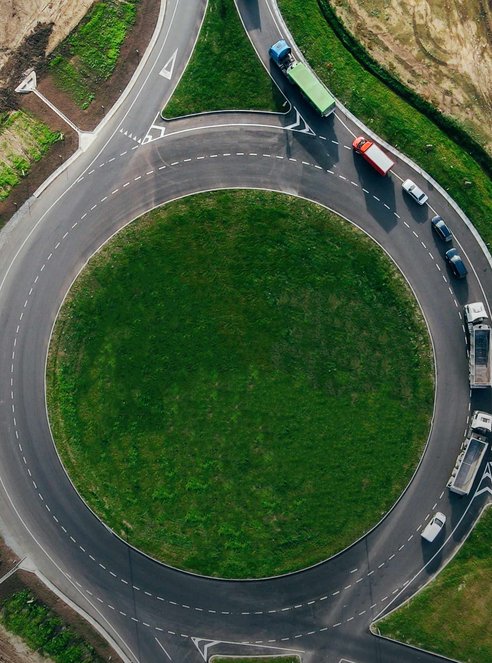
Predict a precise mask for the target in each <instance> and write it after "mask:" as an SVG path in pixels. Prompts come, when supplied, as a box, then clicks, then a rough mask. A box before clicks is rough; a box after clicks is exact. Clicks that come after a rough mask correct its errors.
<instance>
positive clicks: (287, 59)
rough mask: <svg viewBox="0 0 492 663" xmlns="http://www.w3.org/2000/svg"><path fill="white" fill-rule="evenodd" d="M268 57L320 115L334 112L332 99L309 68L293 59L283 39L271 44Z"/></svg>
mask: <svg viewBox="0 0 492 663" xmlns="http://www.w3.org/2000/svg"><path fill="white" fill-rule="evenodd" d="M269 55H270V57H271V58H272V60H273V61H274V62H275V63H276V64H277V65H278V66H279V67H280V69H281V70H282V71H283V73H284V74H285V75H286V76H287V78H288V79H289V81H290V82H291V83H293V84H294V85H296V86H297V87H298V88H299V90H300V91H301V92H302V94H303V95H304V96H305V97H306V99H307V100H308V101H309V102H310V103H311V104H312V105H313V106H314V107H315V108H316V110H317V111H318V113H319V114H320V115H322V116H323V117H325V116H326V115H329V114H330V113H333V111H334V110H335V99H334V97H333V96H332V95H331V94H330V92H329V91H328V89H327V88H326V87H325V85H323V83H322V82H321V81H320V80H319V78H317V77H316V76H315V75H314V74H313V72H312V71H311V69H309V67H307V66H306V65H305V64H304V63H303V62H298V61H297V60H296V59H295V58H294V56H293V55H292V49H291V47H290V46H289V44H288V43H287V42H286V41H285V39H281V40H280V41H278V42H277V43H275V44H273V46H272V47H271V48H270V49H269Z"/></svg>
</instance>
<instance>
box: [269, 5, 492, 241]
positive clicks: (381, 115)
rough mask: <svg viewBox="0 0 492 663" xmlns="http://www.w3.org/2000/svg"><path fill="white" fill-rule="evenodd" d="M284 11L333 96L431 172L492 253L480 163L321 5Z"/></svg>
mask: <svg viewBox="0 0 492 663" xmlns="http://www.w3.org/2000/svg"><path fill="white" fill-rule="evenodd" d="M320 1H321V0H320ZM323 1H324V0H323ZM279 7H280V9H281V11H282V15H283V16H284V18H285V20H286V21H287V24H288V26H289V28H290V29H291V31H292V33H293V35H294V37H295V39H296V42H297V44H298V45H299V47H300V48H301V50H302V51H303V53H304V55H305V56H306V58H307V60H308V61H309V63H310V64H311V66H312V67H313V68H314V69H315V70H316V72H317V73H318V75H319V76H320V78H321V79H322V80H323V81H324V82H325V83H326V84H327V85H328V87H329V88H330V90H331V91H332V92H333V94H334V95H335V96H336V97H338V99H339V100H340V101H341V102H342V103H343V104H345V106H347V107H348V108H349V109H350V110H351V111H352V112H353V113H354V114H355V115H356V116H357V117H359V118H360V119H361V120H362V121H364V122H365V123H366V124H367V125H368V126H370V127H371V128H372V129H373V130H374V131H375V132H376V133H378V134H379V135H381V136H382V137H383V138H384V139H385V140H387V141H388V142H389V143H391V144H392V145H394V146H395V147H397V148H398V149H399V150H401V151H402V152H404V153H405V154H407V155H408V156H410V157H411V158H412V159H413V160H414V161H415V162H416V163H417V164H418V165H419V166H421V167H422V168H424V169H425V170H426V171H427V172H428V173H430V174H431V175H432V177H434V179H436V180H437V181H438V182H439V183H440V184H441V186H443V187H444V189H446V190H447V191H448V192H449V194H450V195H451V196H452V197H453V198H454V200H455V201H456V202H457V203H458V204H459V205H460V206H461V207H462V209H463V210H464V211H465V212H466V213H467V215H468V216H469V217H470V219H471V221H472V222H473V223H474V225H475V226H476V228H477V229H478V231H479V232H480V234H481V235H482V237H483V239H484V240H485V241H486V243H487V245H488V246H489V249H490V248H492V228H491V225H490V218H491V216H492V182H491V180H490V178H488V177H487V176H486V175H485V174H484V172H483V171H482V169H481V168H480V167H479V166H478V165H477V163H476V162H475V161H474V160H473V159H472V158H471V157H470V156H469V155H468V154H467V153H466V152H465V151H464V150H462V149H461V148H460V147H459V146H458V145H456V144H455V143H454V142H453V141H451V140H450V139H449V138H447V137H446V136H445V135H444V134H443V133H442V132H441V131H440V130H439V129H438V128H437V127H436V126H435V125H434V124H433V123H432V122H430V121H429V120H428V119H427V118H425V117H424V116H423V115H421V114H420V113H418V111H416V110H415V109H414V108H413V107H412V106H410V105H409V104H408V103H406V102H405V101H403V100H402V99H401V98H400V97H399V96H397V95H396V94H394V93H393V92H391V91H390V90H389V89H388V88H387V87H386V86H385V85H383V84H382V83H381V82H380V81H378V80H377V79H375V78H374V77H373V76H372V75H370V74H369V73H368V72H367V71H366V70H365V69H364V68H363V67H362V66H361V65H360V64H359V63H358V62H357V60H355V58H354V57H353V56H352V55H351V54H350V53H349V52H348V51H347V49H346V48H345V47H344V46H343V45H342V44H341V43H340V41H339V40H338V38H337V37H336V36H335V34H334V33H333V31H332V29H331V28H330V27H329V25H328V24H327V22H326V20H325V19H324V17H323V16H322V14H321V12H320V9H319V5H318V0H279ZM426 145H432V148H426ZM466 181H469V182H471V186H467V185H465V182H466ZM431 202H432V201H431Z"/></svg>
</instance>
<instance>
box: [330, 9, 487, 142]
mask: <svg viewBox="0 0 492 663" xmlns="http://www.w3.org/2000/svg"><path fill="white" fill-rule="evenodd" d="M333 6H334V8H335V10H336V12H337V14H338V15H339V16H340V18H341V19H342V20H343V22H344V23H345V25H346V26H347V28H348V29H349V30H350V31H351V32H352V33H353V34H355V35H356V36H357V38H358V39H359V40H360V41H361V43H362V44H363V45H364V46H365V47H366V48H367V49H368V51H369V52H370V53H371V54H372V55H373V57H374V58H375V59H376V60H378V61H379V62H381V63H382V64H383V65H384V66H385V67H386V68H387V69H389V70H390V71H392V72H393V73H395V74H396V75H397V76H398V77H399V78H400V79H401V80H402V81H404V82H405V83H406V84H408V85H409V87H411V88H413V89H414V90H416V91H417V92H418V93H419V94H420V95H421V96H423V97H425V98H426V99H428V100H429V101H430V102H431V103H433V104H434V105H435V106H436V107H437V108H439V109H441V110H442V111H443V112H444V113H446V114H448V115H451V116H453V117H455V118H456V119H457V120H459V121H460V122H461V123H462V124H463V126H464V127H465V128H466V129H467V130H468V131H469V132H470V133H471V134H472V135H473V136H474V137H475V138H477V139H478V140H479V141H480V142H481V143H482V144H484V146H485V147H486V148H487V149H488V150H489V151H491V150H492V138H491V133H492V132H491V130H492V91H491V90H492V5H490V4H489V3H487V1H486V0H333Z"/></svg>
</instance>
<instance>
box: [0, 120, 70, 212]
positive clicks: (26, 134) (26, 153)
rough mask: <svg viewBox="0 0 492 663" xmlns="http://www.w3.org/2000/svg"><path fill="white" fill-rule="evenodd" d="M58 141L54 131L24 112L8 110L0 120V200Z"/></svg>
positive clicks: (6, 195) (3, 198)
mask: <svg viewBox="0 0 492 663" xmlns="http://www.w3.org/2000/svg"><path fill="white" fill-rule="evenodd" d="M59 139H60V134H59V133H58V132H53V131H51V130H50V129H49V127H47V126H46V125H45V124H43V123H42V122H40V121H39V120H36V119H35V118H34V117H33V116H32V115H30V114H29V113H26V112H25V111H12V112H11V113H8V114H6V115H5V116H4V117H3V118H2V119H1V120H0V200H5V198H7V197H8V195H9V194H10V192H11V190H12V188H13V187H14V186H15V185H16V184H18V182H19V181H20V178H21V177H24V176H25V175H27V173H28V172H29V170H30V169H31V166H32V164H33V162H35V161H39V159H41V157H42V156H43V154H45V153H46V152H47V151H48V150H49V148H50V147H51V145H52V144H53V143H55V142H56V141H57V140H59Z"/></svg>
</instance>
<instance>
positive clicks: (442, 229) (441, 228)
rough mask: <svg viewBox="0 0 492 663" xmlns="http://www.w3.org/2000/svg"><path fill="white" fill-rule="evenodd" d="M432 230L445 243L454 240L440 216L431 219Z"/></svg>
mask: <svg viewBox="0 0 492 663" xmlns="http://www.w3.org/2000/svg"><path fill="white" fill-rule="evenodd" d="M431 224H432V230H433V231H434V232H435V233H436V235H437V236H438V237H440V238H441V239H442V240H443V241H444V242H450V241H451V240H452V239H453V233H452V232H451V230H450V229H449V228H448V226H447V225H446V224H445V223H444V219H443V218H442V216H439V214H436V216H433V217H432V219H431Z"/></svg>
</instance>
